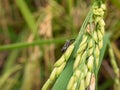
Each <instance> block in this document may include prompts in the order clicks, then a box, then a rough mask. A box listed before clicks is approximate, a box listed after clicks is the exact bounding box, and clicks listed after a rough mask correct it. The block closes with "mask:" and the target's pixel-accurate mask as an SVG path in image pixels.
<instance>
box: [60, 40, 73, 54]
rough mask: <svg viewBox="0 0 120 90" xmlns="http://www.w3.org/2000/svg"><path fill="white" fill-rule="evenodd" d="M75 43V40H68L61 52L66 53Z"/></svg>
mask: <svg viewBox="0 0 120 90" xmlns="http://www.w3.org/2000/svg"><path fill="white" fill-rule="evenodd" d="M74 41H75V39H70V40H66V42H65V44H64V46H63V47H62V49H61V52H62V53H64V52H65V51H66V50H67V48H68V47H69V46H70V45H71V44H72V43H73V42H74Z"/></svg>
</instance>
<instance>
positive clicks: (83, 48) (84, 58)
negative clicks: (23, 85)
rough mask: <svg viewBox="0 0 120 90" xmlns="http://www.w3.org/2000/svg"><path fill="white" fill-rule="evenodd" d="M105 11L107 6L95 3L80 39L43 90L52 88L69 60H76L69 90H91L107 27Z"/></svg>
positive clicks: (84, 24) (67, 52)
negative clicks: (104, 18) (105, 27)
mask: <svg viewBox="0 0 120 90" xmlns="http://www.w3.org/2000/svg"><path fill="white" fill-rule="evenodd" d="M105 9H106V7H105V5H104V4H102V3H101V2H95V4H93V6H92V8H91V10H90V12H89V13H88V16H87V17H86V19H85V21H84V23H83V25H82V27H81V31H80V33H79V35H78V38H77V39H76V40H75V43H73V44H72V45H71V46H69V48H68V49H67V51H66V52H65V53H64V54H63V55H62V57H61V58H60V59H59V60H58V61H57V62H56V63H55V65H54V66H55V67H54V69H53V71H52V73H51V75H50V77H49V79H48V80H47V82H46V83H45V84H44V86H43V88H42V90H48V89H50V87H52V85H53V83H54V82H55V80H56V79H57V77H58V76H59V75H60V73H61V72H62V71H63V69H64V67H65V65H66V64H67V61H68V59H69V60H74V64H73V73H72V76H71V79H70V80H68V81H69V82H68V84H67V87H66V88H67V90H78V89H79V90H85V89H86V88H90V82H91V78H92V76H93V77H94V79H95V73H96V72H97V67H98V64H99V56H100V50H101V48H102V46H103V36H104V26H105V22H104V20H103V16H104V11H105ZM71 47H72V48H71ZM73 47H75V48H73ZM76 48H77V49H76ZM73 49H74V50H73ZM72 51H73V52H72ZM71 53H72V54H71ZM71 66H72V65H71ZM63 72H64V71H63ZM56 83H57V82H56ZM94 88H95V87H94ZM53 90H55V87H53Z"/></svg>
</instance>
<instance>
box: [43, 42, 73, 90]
mask: <svg viewBox="0 0 120 90" xmlns="http://www.w3.org/2000/svg"><path fill="white" fill-rule="evenodd" d="M73 49H74V43H73V44H71V45H70V46H69V47H68V49H67V50H66V51H65V53H64V54H63V55H62V56H61V57H60V59H59V60H58V61H57V62H56V63H55V65H54V69H53V70H52V73H51V75H50V77H49V79H48V80H47V81H46V83H45V84H44V86H43V87H42V90H50V87H51V86H52V85H53V83H54V82H55V80H56V79H57V78H58V76H59V75H60V73H61V72H62V71H63V69H64V67H65V65H66V63H67V61H68V59H69V57H70V55H71V53H72V51H73Z"/></svg>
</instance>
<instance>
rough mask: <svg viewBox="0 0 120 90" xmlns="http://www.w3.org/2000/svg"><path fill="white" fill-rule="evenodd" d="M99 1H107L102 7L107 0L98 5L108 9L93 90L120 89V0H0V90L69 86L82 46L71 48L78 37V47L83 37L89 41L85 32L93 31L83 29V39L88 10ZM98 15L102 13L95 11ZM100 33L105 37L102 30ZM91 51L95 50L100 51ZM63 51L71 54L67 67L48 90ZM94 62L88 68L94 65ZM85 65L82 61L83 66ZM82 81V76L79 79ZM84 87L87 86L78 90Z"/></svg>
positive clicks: (66, 89)
mask: <svg viewBox="0 0 120 90" xmlns="http://www.w3.org/2000/svg"><path fill="white" fill-rule="evenodd" d="M97 1H100V2H101V1H103V2H102V3H104V5H105V6H106V7H105V8H106V9H105V10H104V7H103V6H102V5H103V4H101V3H100V5H99V6H100V7H101V8H102V9H103V11H105V12H104V17H102V18H103V19H104V21H105V25H103V26H105V28H104V30H105V32H104V36H103V38H101V39H103V44H102V47H101V49H99V53H100V56H99V60H100V62H99V63H98V67H97V70H96V68H95V66H94V65H93V67H92V68H93V69H94V70H93V71H91V72H94V71H95V79H96V80H95V88H94V89H90V90H95V89H96V90H120V1H119V0H0V90H69V86H70V84H68V83H69V81H70V77H72V75H74V68H73V67H74V65H73V63H74V61H75V59H73V58H75V57H77V52H76V50H78V48H76V50H74V51H73V53H72V51H71V53H72V54H71V53H70V50H69V48H70V47H71V46H70V45H73V44H74V43H76V42H79V43H77V44H75V45H76V47H77V45H79V44H80V42H81V43H82V40H83V42H84V43H87V41H85V40H84V38H86V40H87V39H88V37H86V36H85V37H84V34H85V35H88V34H90V35H91V32H92V31H89V30H87V34H86V33H83V37H84V38H83V37H82V34H81V33H82V32H83V29H86V27H87V26H88V23H89V24H90V25H91V23H90V20H91V19H90V20H88V21H89V22H87V19H86V18H87V16H88V17H90V15H92V14H89V12H90V10H91V8H92V6H93V4H94V3H95V2H97ZM100 7H97V8H100ZM94 9H96V7H95V8H94ZM94 14H95V15H96V14H98V13H96V12H95V11H94V12H93V15H94ZM97 16H100V15H97ZM93 18H95V17H93ZM86 22H87V23H86ZM91 22H92V23H93V22H94V19H93V21H91ZM95 23H96V22H95ZM92 25H93V27H94V24H92ZM97 25H98V24H97ZM81 28H82V29H81ZM102 34H103V33H102ZM80 35H81V36H80ZM93 35H94V33H93ZM97 36H98V38H100V37H102V36H100V34H97ZM89 37H92V36H89ZM93 38H94V36H93ZM72 40H73V41H72ZM74 40H75V41H74ZM95 40H96V39H95ZM66 41H67V44H66ZM70 41H72V42H70ZM99 41H100V40H99ZM95 43H97V41H96V42H95ZM68 44H69V45H68ZM96 45H97V44H96ZM82 46H83V45H81V46H80V50H81V49H83V47H82ZM68 50H69V51H68ZM95 50H96V48H95ZM85 51H86V52H87V49H85V50H84V52H85ZM93 53H94V55H95V54H96V53H97V52H96V51H94V52H93ZM68 54H70V56H69V57H70V58H69V57H68ZM63 55H65V56H66V57H65V59H66V58H67V59H66V62H65V65H64V68H63V71H61V72H60V73H59V74H58V76H57V77H56V78H55V81H53V83H52V84H50V87H49V88H48V89H45V88H42V87H43V86H44V85H45V83H46V81H47V80H49V78H50V75H51V72H52V71H54V68H56V67H58V66H59V64H58V63H56V64H55V62H57V61H58V60H60V61H62V60H63V59H61V57H62V56H63ZM94 55H93V56H94ZM81 57H82V56H81ZM87 58H88V57H87V56H86V58H85V59H87ZM67 60H68V61H67ZM86 62H88V61H86ZM91 62H92V61H90V63H91ZM92 63H93V62H92ZM90 65H91V64H89V65H88V68H89V69H90V70H91V67H89V66H90ZM82 68H83V67H82V66H80V68H79V69H80V70H82ZM58 71H59V69H58ZM83 71H84V68H83ZM53 75H54V74H53ZM53 75H52V76H53ZM66 78H67V79H66ZM79 82H81V83H82V82H84V81H83V79H80V80H79ZM66 85H68V86H66ZM73 86H74V85H73ZM78 86H79V85H78ZM83 86H84V85H83ZM90 86H91V84H89V85H87V87H89V88H90ZM79 87H80V86H79ZM85 89H88V88H84V89H83V88H82V89H80V90H85ZM71 90H78V89H71Z"/></svg>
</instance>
